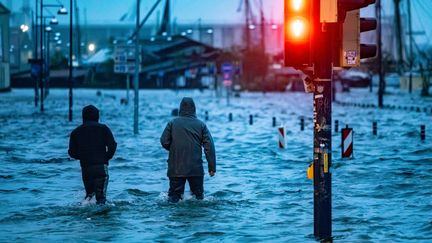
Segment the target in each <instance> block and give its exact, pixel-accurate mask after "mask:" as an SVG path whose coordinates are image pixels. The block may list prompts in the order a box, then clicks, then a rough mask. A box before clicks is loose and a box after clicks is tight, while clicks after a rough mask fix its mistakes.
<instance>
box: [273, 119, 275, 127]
mask: <svg viewBox="0 0 432 243" xmlns="http://www.w3.org/2000/svg"><path fill="white" fill-rule="evenodd" d="M273 127H276V117H273Z"/></svg>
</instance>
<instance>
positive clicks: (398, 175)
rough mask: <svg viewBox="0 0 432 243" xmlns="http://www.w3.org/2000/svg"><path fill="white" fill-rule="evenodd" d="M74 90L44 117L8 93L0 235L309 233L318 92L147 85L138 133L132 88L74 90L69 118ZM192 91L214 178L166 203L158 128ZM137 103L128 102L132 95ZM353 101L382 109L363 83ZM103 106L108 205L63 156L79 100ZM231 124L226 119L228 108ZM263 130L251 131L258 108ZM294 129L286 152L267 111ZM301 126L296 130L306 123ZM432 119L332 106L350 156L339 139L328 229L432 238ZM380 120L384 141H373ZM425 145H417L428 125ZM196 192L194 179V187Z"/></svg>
mask: <svg viewBox="0 0 432 243" xmlns="http://www.w3.org/2000/svg"><path fill="white" fill-rule="evenodd" d="M67 95H68V91H67V90H51V94H50V96H49V97H48V99H47V100H46V112H45V113H44V114H41V113H40V112H39V111H38V110H37V109H36V108H34V104H33V96H32V91H31V90H15V91H13V92H12V93H6V94H0V101H1V102H0V162H1V163H0V228H1V233H0V241H16V240H18V241H20V240H26V241H46V240H49V241H59V240H62V239H68V240H70V241H82V240H86V239H88V240H99V241H123V242H133V241H135V242H136V241H143V240H153V241H177V240H180V241H188V242H189V241H192V242H193V241H202V240H213V241H220V240H222V241H247V242H250V241H275V242H281V241H289V240H295V241H301V242H304V241H313V240H314V239H313V198H312V196H313V195H312V189H313V188H312V181H309V180H307V179H306V168H307V166H308V165H309V163H310V162H311V161H312V136H313V133H312V97H311V96H310V95H308V94H303V93H280V94H278V93H276V94H265V95H263V94H262V93H245V94H242V97H241V98H231V100H230V103H231V104H230V105H227V104H226V100H225V99H224V98H216V97H215V96H214V94H213V93H211V92H204V93H201V92H199V91H181V92H179V93H176V92H174V91H141V93H140V134H139V135H137V136H134V135H133V134H132V124H133V105H132V104H130V105H129V106H124V105H121V104H120V98H122V97H124V96H125V94H124V91H105V90H102V96H96V90H76V91H75V103H74V115H75V117H74V121H73V122H72V123H70V122H68V120H67V115H68V110H67V109H68V108H67V107H68V105H67V104H68V103H67V102H68V99H67ZM183 96H191V97H193V98H194V99H195V102H196V104H197V113H198V116H199V117H200V118H201V119H204V112H205V111H209V121H207V124H208V127H209V129H210V131H211V132H212V134H213V137H214V140H215V143H216V151H217V158H218V172H217V174H216V176H215V177H213V178H210V177H209V176H206V177H205V191H206V198H205V200H204V201H196V200H194V199H192V198H191V196H190V195H189V191H187V192H186V194H187V195H186V200H185V201H183V202H181V203H179V204H177V205H173V204H169V203H167V202H166V191H167V189H168V180H167V178H166V158H167V153H166V152H165V151H164V150H163V149H162V148H161V146H160V145H159V136H160V134H161V132H162V130H163V128H164V127H165V125H166V122H167V121H168V120H169V119H171V116H170V114H171V110H172V109H174V108H177V106H178V104H179V102H180V100H181V98H182V97H183ZM131 97H132V96H131ZM338 99H340V100H343V101H346V102H360V103H361V102H364V103H375V102H376V97H375V96H374V95H373V94H371V93H368V92H367V91H366V90H359V91H353V92H352V93H351V94H342V95H340V97H339V98H338ZM386 101H388V102H393V103H394V104H401V105H404V104H406V105H411V104H414V105H421V106H422V107H429V110H430V108H431V107H432V100H431V99H424V98H419V97H418V96H414V95H413V96H408V95H399V96H396V95H391V96H389V97H386ZM87 104H94V105H95V106H97V107H98V108H99V109H100V110H101V122H102V123H106V124H107V125H108V126H109V127H110V128H111V129H112V131H113V133H114V136H115V137H116V140H117V142H118V144H119V146H118V151H117V153H116V155H115V156H114V159H113V160H112V161H111V162H110V168H109V170H110V181H109V185H108V200H109V204H108V205H105V206H101V207H98V206H95V205H86V206H84V205H80V201H81V200H82V199H83V197H84V191H83V185H82V181H81V174H80V167H79V162H78V161H74V160H71V159H69V158H68V155H67V146H68V139H69V133H70V132H71V131H72V129H73V128H74V127H76V126H77V125H79V124H80V123H81V108H82V107H83V106H85V105H87ZM230 112H231V113H232V114H233V121H232V122H229V121H228V114H229V113H230ZM250 114H252V115H254V124H253V125H249V115H250ZM273 116H275V117H277V122H278V124H280V123H283V124H284V125H285V127H286V130H287V149H285V150H280V149H278V148H277V131H276V129H275V128H273V127H272V117H273ZM301 116H304V117H305V125H306V128H305V131H300V117H301ZM431 118H432V113H430V112H429V113H427V112H415V111H401V110H391V109H386V110H377V109H372V108H359V107H346V106H342V105H340V104H334V105H333V120H336V119H337V120H339V122H340V128H342V127H344V126H345V125H346V124H349V126H350V127H353V128H354V132H355V134H354V158H353V159H345V160H341V159H340V157H341V155H340V146H339V144H340V133H333V160H334V161H333V167H332V173H333V235H334V237H335V239H336V240H340V241H341V242H347V241H350V242H352V241H376V242H380V241H392V242H393V241H401V242H406V241H408V240H413V241H423V242H427V241H431V240H432V187H431V185H432V142H431V140H432V136H431V135H430V134H431V132H430V127H432V125H430V124H432V122H431V121H432V119H431ZM372 121H377V122H378V136H373V135H372ZM421 124H425V125H426V140H425V141H421V140H420V125H421ZM187 188H188V187H187Z"/></svg>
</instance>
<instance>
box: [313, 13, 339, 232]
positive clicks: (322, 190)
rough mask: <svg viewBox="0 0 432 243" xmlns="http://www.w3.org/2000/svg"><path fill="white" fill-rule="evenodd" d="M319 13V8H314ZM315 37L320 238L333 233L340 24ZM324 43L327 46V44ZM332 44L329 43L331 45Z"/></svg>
mask: <svg viewBox="0 0 432 243" xmlns="http://www.w3.org/2000/svg"><path fill="white" fill-rule="evenodd" d="M313 9H314V10H313V11H314V16H319V7H313ZM320 27H321V28H320V30H321V31H318V33H317V36H316V38H317V39H319V40H321V42H320V44H317V45H320V46H316V47H315V50H316V52H315V54H314V55H315V58H314V72H315V73H314V80H313V82H314V87H315V89H314V95H313V104H314V110H313V112H314V140H313V144H314V148H313V166H314V182H313V184H314V235H315V237H316V238H318V239H320V240H327V239H331V236H332V201H331V198H332V192H331V191H332V188H331V171H330V167H331V158H332V156H331V152H332V129H331V124H332V70H333V65H332V58H333V57H332V49H333V48H335V46H334V45H335V44H334V43H336V39H337V35H336V34H337V30H338V27H337V24H327V23H323V24H321V26H320ZM324 45H325V46H324ZM329 45H330V46H329Z"/></svg>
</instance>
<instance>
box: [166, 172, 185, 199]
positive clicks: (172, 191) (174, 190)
mask: <svg viewBox="0 0 432 243" xmlns="http://www.w3.org/2000/svg"><path fill="white" fill-rule="evenodd" d="M169 180H170V188H169V191H168V201H169V202H172V203H177V202H178V201H180V200H181V199H182V198H183V193H184V189H185V183H186V178H185V177H170V178H169Z"/></svg>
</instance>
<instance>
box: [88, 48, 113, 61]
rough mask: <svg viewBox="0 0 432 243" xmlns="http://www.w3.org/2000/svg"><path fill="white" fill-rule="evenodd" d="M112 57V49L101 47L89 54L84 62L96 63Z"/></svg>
mask: <svg viewBox="0 0 432 243" xmlns="http://www.w3.org/2000/svg"><path fill="white" fill-rule="evenodd" d="M112 58H113V55H112V51H111V50H110V49H108V48H105V49H102V50H100V51H98V52H96V53H95V54H94V55H93V56H91V57H90V58H89V59H88V60H87V62H86V63H88V64H98V63H104V62H106V61H108V60H110V59H112Z"/></svg>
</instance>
